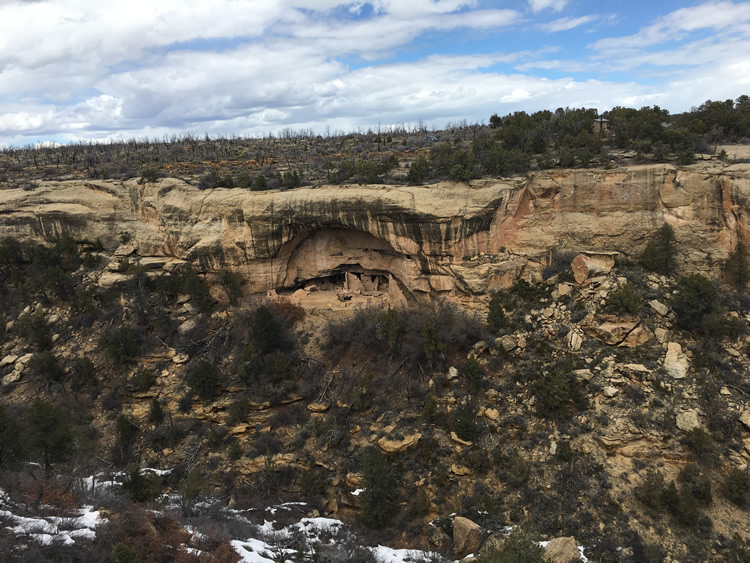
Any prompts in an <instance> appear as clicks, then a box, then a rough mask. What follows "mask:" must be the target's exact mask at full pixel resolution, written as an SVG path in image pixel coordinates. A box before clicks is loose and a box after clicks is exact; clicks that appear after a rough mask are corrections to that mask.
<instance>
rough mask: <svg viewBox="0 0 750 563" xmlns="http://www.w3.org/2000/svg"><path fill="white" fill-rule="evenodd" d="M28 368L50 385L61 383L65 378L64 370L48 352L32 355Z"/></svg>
mask: <svg viewBox="0 0 750 563" xmlns="http://www.w3.org/2000/svg"><path fill="white" fill-rule="evenodd" d="M29 367H30V368H31V369H32V370H34V372H36V374H37V375H38V376H40V377H41V378H43V379H44V380H46V381H47V382H48V383H50V384H54V383H62V381H63V379H64V378H65V370H64V369H63V368H62V366H61V365H60V364H58V363H57V358H56V357H55V355H54V354H53V353H52V352H50V351H49V350H45V351H44V352H39V353H38V354H34V356H33V357H32V358H31V361H30V362H29Z"/></svg>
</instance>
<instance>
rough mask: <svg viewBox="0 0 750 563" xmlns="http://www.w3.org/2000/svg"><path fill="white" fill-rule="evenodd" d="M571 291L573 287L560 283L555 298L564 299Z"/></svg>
mask: <svg viewBox="0 0 750 563" xmlns="http://www.w3.org/2000/svg"><path fill="white" fill-rule="evenodd" d="M571 291H573V286H571V285H570V284H567V283H561V284H559V285H558V286H557V296H558V297H565V296H566V295H568V294H569V293H570V292H571Z"/></svg>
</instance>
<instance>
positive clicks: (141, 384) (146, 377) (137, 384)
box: [130, 368, 156, 393]
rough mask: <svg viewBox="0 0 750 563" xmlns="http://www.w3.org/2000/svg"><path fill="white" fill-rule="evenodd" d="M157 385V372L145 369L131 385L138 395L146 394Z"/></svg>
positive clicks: (131, 381)
mask: <svg viewBox="0 0 750 563" xmlns="http://www.w3.org/2000/svg"><path fill="white" fill-rule="evenodd" d="M154 383H156V372H155V371H154V370H152V369H146V368H143V369H141V370H139V371H138V373H136V374H135V375H134V376H133V377H132V378H131V379H130V385H131V387H132V388H133V391H135V392H136V393H145V392H146V391H148V390H149V389H151V387H153V385H154Z"/></svg>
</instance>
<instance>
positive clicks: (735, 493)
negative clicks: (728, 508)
mask: <svg viewBox="0 0 750 563" xmlns="http://www.w3.org/2000/svg"><path fill="white" fill-rule="evenodd" d="M721 493H722V494H723V495H724V496H725V497H726V498H727V499H729V500H730V501H731V502H732V503H734V504H736V505H737V506H739V507H744V506H745V504H746V503H747V501H748V495H750V476H748V474H747V472H746V471H742V470H741V469H737V468H736V467H735V468H734V469H732V470H731V471H730V472H729V473H728V474H727V475H726V476H725V477H724V479H723V481H722V482H721Z"/></svg>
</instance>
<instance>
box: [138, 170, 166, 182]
mask: <svg viewBox="0 0 750 563" xmlns="http://www.w3.org/2000/svg"><path fill="white" fill-rule="evenodd" d="M160 177H161V173H160V172H159V169H158V168H155V167H153V168H144V169H143V170H141V178H140V180H139V183H140V184H145V183H153V182H157V181H158V180H159V178H160Z"/></svg>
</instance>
